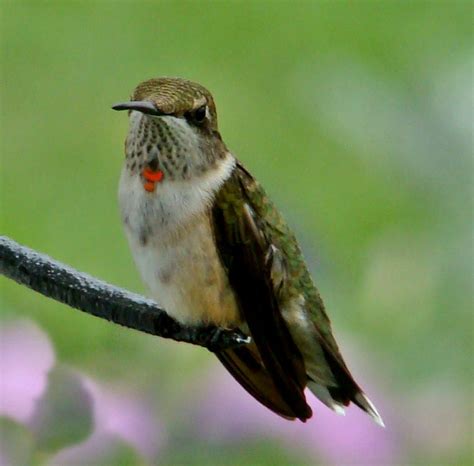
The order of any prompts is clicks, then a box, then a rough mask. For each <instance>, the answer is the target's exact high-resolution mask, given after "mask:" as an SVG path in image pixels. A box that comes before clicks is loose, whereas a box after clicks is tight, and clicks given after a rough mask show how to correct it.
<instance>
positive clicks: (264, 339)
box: [212, 167, 312, 421]
mask: <svg viewBox="0 0 474 466" xmlns="http://www.w3.org/2000/svg"><path fill="white" fill-rule="evenodd" d="M240 176H241V172H240V169H239V167H237V168H236V169H235V170H234V172H233V174H232V175H231V177H230V178H229V179H228V180H227V181H226V182H225V183H224V185H223V187H222V188H221V189H220V191H219V193H218V194H217V197H216V200H215V203H214V207H213V212H212V218H213V227H214V234H215V238H216V243H217V247H218V250H219V252H220V255H221V259H222V262H223V265H224V267H225V268H226V270H227V274H228V279H229V283H230V285H231V286H232V288H233V290H234V293H235V296H236V299H237V302H238V305H239V308H240V311H241V313H242V316H243V318H244V320H245V322H246V323H247V325H248V328H249V331H250V334H251V336H252V339H253V341H254V342H255V348H254V350H253V351H252V350H250V351H249V352H248V353H247V352H245V351H244V352H242V351H238V350H228V351H226V352H222V353H219V354H218V357H219V358H220V359H221V361H222V362H223V363H224V365H225V366H226V367H227V369H228V370H229V371H230V372H231V373H232V374H233V376H234V377H235V378H236V379H237V380H238V381H239V382H240V383H241V384H242V386H243V387H244V388H246V389H247V390H248V391H249V392H250V393H251V394H252V395H253V396H254V397H255V398H257V399H258V400H259V401H260V402H262V403H263V404H265V405H266V406H267V407H269V408H270V409H272V410H273V411H275V412H277V413H279V414H281V415H283V416H285V417H297V418H299V419H301V420H303V421H304V420H306V419H307V418H309V417H311V414H312V412H311V408H310V407H309V406H308V404H307V403H306V399H305V396H304V388H305V386H306V381H307V376H306V371H305V367H304V363H303V359H302V356H301V354H300V352H299V350H298V348H297V347H296V345H295V343H294V341H293V339H292V337H291V335H290V332H289V330H288V328H287V326H286V324H285V322H284V320H283V317H282V315H281V310H280V308H279V303H278V300H277V298H276V296H275V291H274V286H273V283H272V280H271V273H270V269H269V266H268V263H267V261H266V253H267V252H268V251H269V248H270V246H271V243H270V242H269V241H268V239H267V238H265V235H264V232H263V230H262V229H261V228H259V227H258V225H257V221H258V220H257V219H255V218H254V217H253V215H252V205H251V201H250V199H249V198H248V196H247V195H246V192H245V185H244V184H243V183H241V180H240ZM249 354H250V355H251V356H252V358H251V359H252V361H253V362H252V364H253V363H254V362H257V363H258V364H259V367H260V369H259V370H258V371H256V370H255V368H256V367H257V366H255V365H254V367H253V368H252V367H251V365H252V364H249V359H248V358H249ZM246 358H247V360H246ZM262 372H264V373H265V375H263V374H262ZM269 393H271V395H269ZM288 408H289V409H288Z"/></svg>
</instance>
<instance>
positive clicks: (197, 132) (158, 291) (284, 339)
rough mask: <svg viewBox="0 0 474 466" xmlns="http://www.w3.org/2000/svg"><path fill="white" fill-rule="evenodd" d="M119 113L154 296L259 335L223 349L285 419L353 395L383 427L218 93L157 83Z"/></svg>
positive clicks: (127, 193) (123, 207)
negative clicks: (125, 121) (230, 127)
mask: <svg viewBox="0 0 474 466" xmlns="http://www.w3.org/2000/svg"><path fill="white" fill-rule="evenodd" d="M112 108H113V109H114V110H127V111H128V115H129V130H128V134H127V137H126V140H125V164H124V167H123V170H122V173H121V177H120V183H119V194H118V198H119V205H120V212H121V218H122V222H123V225H124V229H125V234H126V236H127V239H128V242H129V245H130V249H131V252H132V255H133V258H134V261H135V263H136V266H137V268H138V270H139V272H140V274H141V277H142V279H143V281H144V283H145V284H146V285H147V287H148V288H149V290H150V293H151V295H152V297H153V298H154V299H155V301H156V302H157V303H158V304H160V305H161V306H162V307H163V308H164V309H165V310H166V311H167V312H168V313H169V314H170V315H171V316H172V317H174V318H175V319H177V320H178V321H180V322H182V323H183V324H186V325H216V326H220V327H223V328H239V329H240V330H242V331H243V332H244V333H246V334H247V335H249V336H250V337H251V342H250V343H249V344H246V345H243V346H240V347H237V348H232V349H225V350H220V351H216V352H215V354H216V356H217V358H218V359H219V360H220V361H221V363H222V364H223V365H224V366H225V368H226V369H227V370H228V371H229V372H230V373H231V374H232V376H233V377H234V378H235V379H236V380H237V381H238V382H239V383H240V384H241V385H242V387H243V388H244V389H245V390H247V392H248V393H249V394H250V395H252V396H253V397H254V398H255V399H256V400H258V401H259V402H260V403H262V404H263V405H264V406H266V407H267V408H269V409H270V410H271V411H273V412H275V413H276V414H278V415H280V416H282V417H283V418H285V419H289V420H295V419H299V420H300V421H302V422H305V421H306V420H307V419H309V418H310V417H311V416H312V410H311V407H310V406H309V405H308V403H307V401H306V397H305V393H304V392H305V389H306V387H307V388H308V389H309V390H310V391H311V392H312V393H313V394H314V395H315V396H316V397H317V398H318V399H319V400H320V401H321V402H322V403H324V404H325V405H326V406H327V407H329V408H330V409H332V410H334V411H335V412H336V413H338V414H344V413H345V411H344V408H345V407H346V406H348V405H349V404H350V403H351V402H352V403H354V404H355V405H357V406H358V407H359V408H361V409H362V410H364V411H365V412H367V413H368V414H369V415H370V416H371V417H372V418H373V419H374V421H375V422H377V423H378V424H380V425H382V426H383V421H382V418H381V417H380V415H379V414H378V412H377V410H376V408H375V406H374V405H373V404H372V403H371V401H370V400H369V398H368V397H367V396H366V395H365V393H364V392H363V391H362V389H361V388H360V387H359V385H358V384H357V383H356V382H355V380H354V378H353V377H352V375H351V373H350V372H349V369H348V367H347V365H346V363H345V362H344V359H343V357H342V355H341V353H340V351H339V348H338V345H337V343H336V340H335V339H334V337H333V335H332V330H331V323H330V320H329V318H328V316H327V314H326V310H325V307H324V304H323V301H322V299H321V296H320V294H319V292H318V290H317V288H316V286H315V285H314V283H313V280H312V278H311V276H310V273H309V271H308V269H307V266H306V264H305V262H304V259H303V256H302V253H301V250H300V247H299V245H298V242H297V240H296V238H295V235H294V234H293V232H292V231H291V229H290V227H289V226H288V224H287V223H286V222H285V220H284V219H283V217H282V215H281V214H280V212H279V210H278V209H277V208H276V207H275V205H274V204H273V202H272V201H271V200H270V198H269V197H268V196H267V194H266V192H265V190H264V189H263V187H262V186H261V185H260V183H259V182H258V181H256V179H255V178H254V177H253V176H252V174H251V173H250V172H249V171H248V170H247V169H246V168H245V167H244V165H243V164H242V163H241V162H240V161H239V160H238V159H237V158H236V157H235V155H234V154H233V153H232V152H231V151H230V150H229V149H228V148H227V146H226V144H225V143H224V141H223V139H222V137H221V134H220V132H219V130H218V125H217V112H216V106H215V103H214V99H213V97H212V95H211V93H210V92H209V91H208V90H207V89H206V88H205V87H203V86H202V85H200V84H198V83H195V82H192V81H189V80H186V79H182V78H169V77H163V78H154V79H150V80H147V81H144V82H142V83H140V84H139V85H138V86H137V87H136V88H135V90H134V91H133V94H132V96H131V98H130V100H129V101H127V102H123V103H118V104H116V105H114V106H113V107H112Z"/></svg>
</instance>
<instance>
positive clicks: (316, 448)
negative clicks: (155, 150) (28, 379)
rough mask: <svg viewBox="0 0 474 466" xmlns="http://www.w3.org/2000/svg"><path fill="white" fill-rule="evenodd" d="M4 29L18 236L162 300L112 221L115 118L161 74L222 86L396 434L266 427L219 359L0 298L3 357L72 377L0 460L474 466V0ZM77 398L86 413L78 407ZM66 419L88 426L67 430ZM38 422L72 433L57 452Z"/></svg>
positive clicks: (6, 222)
mask: <svg viewBox="0 0 474 466" xmlns="http://www.w3.org/2000/svg"><path fill="white" fill-rule="evenodd" d="M1 13H2V18H1V33H0V34H1V61H0V64H1V88H0V92H1V118H0V123H1V133H0V139H1V141H0V144H1V150H0V153H1V163H2V169H1V206H2V207H1V209H2V214H1V220H2V227H1V232H2V234H5V235H8V236H10V237H12V238H14V239H15V240H16V241H19V242H21V243H23V244H25V245H28V246H30V247H32V248H35V249H37V250H39V251H42V252H45V253H47V254H49V255H51V256H52V257H54V258H55V259H58V260H61V261H63V262H65V263H67V264H70V265H72V266H74V267H75V268H77V269H79V270H82V271H86V272H88V273H90V274H92V275H95V276H97V277H100V278H101V279H104V280H106V281H109V282H111V283H114V284H116V285H119V286H123V287H126V288H128V289H131V290H134V291H137V292H140V293H145V292H146V290H144V288H143V286H142V284H141V283H140V280H139V277H138V273H137V272H136V270H135V267H134V264H133V263H132V260H131V255H130V253H129V250H128V245H127V243H126V241H125V238H124V235H123V232H122V228H121V225H120V221H119V215H118V208H117V201H116V191H117V184H118V177H119V173H120V169H121V165H122V162H123V140H124V138H125V135H126V131H127V121H126V115H124V114H118V113H115V112H112V111H111V110H110V106H111V105H112V104H113V103H115V102H117V101H122V100H125V99H126V98H127V97H128V96H129V95H130V93H131V91H132V90H133V88H134V86H135V85H136V84H138V83H139V82H140V81H142V80H144V79H148V78H151V77H157V76H181V77H186V78H188V79H192V80H195V81H198V82H200V83H202V84H204V85H205V86H206V87H208V88H209V89H210V90H211V92H213V94H214V96H215V99H216V102H217V108H218V113H219V124H220V130H221V133H222V135H223V137H224V140H225V141H226V143H227V145H228V147H230V148H231V150H232V151H233V152H234V153H235V154H236V155H237V156H238V157H239V158H240V160H242V161H243V163H244V164H245V165H246V166H247V167H248V168H249V169H250V170H251V171H252V172H253V173H254V175H255V176H256V177H257V178H258V179H259V180H260V181H261V182H262V183H263V184H264V185H265V186H266V188H267V190H268V192H269V193H270V194H271V196H272V197H273V198H274V200H275V202H276V203H277V205H278V206H279V207H280V208H281V209H282V210H283V212H284V214H285V216H286V217H287V219H288V220H289V222H290V224H291V225H292V226H293V228H294V229H295V231H296V232H297V235H298V237H299V238H300V241H301V243H302V246H303V249H304V251H305V256H306V258H307V260H308V263H309V265H310V268H311V270H312V272H313V274H314V276H315V278H316V281H317V283H318V286H319V288H320V291H321V293H322V295H323V297H324V298H325V301H326V305H327V308H328V312H329V314H330V316H331V318H332V321H333V326H334V329H335V334H336V336H337V337H338V339H339V340H340V342H341V346H342V350H343V353H344V354H345V356H346V359H347V361H348V363H349V366H350V367H351V368H352V369H353V372H354V373H355V375H356V378H357V380H358V381H359V382H360V384H361V385H362V386H363V387H367V391H368V392H369V393H370V395H371V398H372V399H373V401H374V402H375V404H376V405H377V406H379V407H380V410H381V412H382V415H383V416H384V420H385V423H386V424H387V428H386V429H385V430H384V431H382V430H381V429H378V428H377V427H374V428H372V426H371V425H370V420H369V419H368V418H367V417H364V416H361V417H358V414H355V413H356V411H357V408H355V407H353V408H351V409H349V413H348V415H347V416H346V418H337V419H336V420H334V419H335V414H333V413H331V412H327V411H328V410H327V409H326V408H325V407H323V406H322V405H320V404H318V402H316V401H314V402H313V406H314V410H315V417H314V419H313V420H311V421H310V422H309V423H307V424H306V425H297V424H296V423H293V424H292V423H287V422H284V421H280V420H279V419H278V418H276V416H273V415H272V414H269V415H268V416H267V413H266V412H264V410H262V409H261V408H260V407H259V406H258V404H257V402H255V401H254V400H252V399H251V398H250V397H249V396H248V395H247V394H246V393H245V392H244V391H243V390H242V389H240V387H239V386H237V384H235V383H234V382H233V381H232V380H231V379H230V378H228V377H227V375H226V374H225V371H224V370H223V369H221V368H220V367H219V363H218V362H217V360H216V359H215V358H214V357H213V356H212V355H211V354H210V353H208V352H206V351H205V350H202V349H200V348H194V347H191V346H189V345H184V344H176V343H172V342H169V341H165V340H162V339H157V338H153V337H151V336H148V335H143V334H139V333H138V332H135V331H131V330H126V329H123V328H120V327H118V326H114V325H112V324H109V323H107V322H104V321H101V320H99V319H96V318H92V317H90V316H87V315H85V314H82V313H80V312H78V311H74V310H71V309H69V308H66V307H65V306H63V305H61V304H58V303H56V302H53V301H51V300H47V299H45V298H43V297H41V296H39V295H37V294H35V293H33V292H31V291H29V290H27V289H26V288H24V287H20V286H18V285H16V284H14V283H13V282H10V281H8V280H6V279H3V278H2V279H1V287H2V289H1V292H2V305H1V323H2V326H3V327H4V328H5V329H6V330H5V332H6V333H5V334H7V335H10V336H11V335H15V338H12V343H11V346H8V349H7V350H5V348H6V346H7V343H5V347H2V348H3V349H4V350H5V351H7V353H8V354H14V355H16V354H17V353H16V351H20V353H21V351H23V352H24V351H26V350H24V348H25V347H24V346H21V347H20V343H21V342H22V341H27V342H31V341H33V340H34V341H35V342H37V344H38V348H40V346H41V345H43V346H44V345H46V346H48V345H50V346H49V347H50V350H49V351H50V352H51V351H52V354H53V355H54V356H52V357H53V359H54V361H55V362H54V363H51V364H49V366H48V364H46V366H48V368H49V369H50V368H51V367H53V366H54V367H55V369H54V371H53V372H50V376H49V383H48V387H49V388H48V389H47V394H45V393H42V395H41V394H37V396H36V398H35V397H33V398H34V400H37V399H38V397H40V396H41V400H42V409H40V410H39V411H41V413H43V414H42V415H44V412H45V410H46V411H47V412H48V413H49V411H48V409H50V410H51V412H50V413H49V414H48V415H47V416H46V417H44V416H43V417H41V416H42V415H40V414H38V407H37V405H38V402H37V401H35V403H36V405H34V406H36V408H31V409H33V411H35V413H36V414H31V413H29V414H28V413H26V412H25V413H26V414H24V415H23V417H22V416H21V415H18V416H16V417H15V414H14V413H13V414H11V413H10V415H8V413H7V414H5V413H6V412H8V410H9V409H10V411H11V410H12V409H13V408H12V406H13V405H12V404H11V403H10V404H9V405H8V406H6V404H7V403H6V402H4V405H5V406H6V407H5V406H4V413H3V414H4V418H3V421H2V424H1V430H0V432H1V433H2V437H3V447H4V448H7V450H8V451H7V450H4V451H3V453H2V452H1V451H0V460H1V459H2V458H7V459H8V458H9V461H11V463H8V461H7V460H5V461H7V462H6V463H5V464H15V462H17V464H27V463H30V462H32V463H35V464H100V465H102V464H103V465H106V464H107V465H108V464H121V465H128V464H131V465H135V464H137V465H142V464H164V465H175V464H176V465H178V464H183V465H191V464H192V465H201V464H202V465H204V464H206V465H224V464H225V465H252V466H253V465H276V466H279V465H312V464H321V465H323V464H324V465H326V464H336V465H342V464H362V465H364V464H456V465H461V464H466V465H467V464H471V463H470V462H471V461H472V456H471V455H472V445H471V442H472V440H473V432H472V426H473V424H472V422H473V419H472V406H473V404H472V389H473V371H472V357H473V318H472V304H473V302H472V301H473V300H472V298H473V295H472V288H471V287H472V278H473V269H472V263H473V243H472V232H473V231H472V207H473V205H472V200H473V197H472V195H473V192H472V181H473V180H472V176H473V171H472V169H473V164H472V121H473V120H472V116H473V115H472V108H473V106H472V105H473V98H472V97H473V96H472V94H473V93H472V90H473V89H472V78H473V76H472V70H473V68H472V66H473V42H472V33H473V31H472V13H473V11H472V3H471V2H459V1H446V2H390V1H386V2H384V1H380V2H326V1H321V2H182V1H174V2H158V1H156V2H54V3H53V2H30V3H29V2H20V1H11V2H8V1H3V2H2V4H1ZM15 329H16V330H15ZM12 332H13V333H12ZM15 332H16V333H15ZM28 332H30V333H31V332H32V333H31V334H32V335H33V334H34V335H36V336H35V337H34V338H33V337H31V338H30V336H29V335H30V333H28ZM22 338H23V340H22ZM35 338H36V340H35ZM5 341H7V342H8V341H10V340H8V339H6V340H5ZM15 342H17V343H15ZM15 344H17V346H18V348H17V347H15ZM32 345H33V344H32ZM41 347H42V346H41ZM28 348H29V346H28ZM35 348H36V347H35V346H34V345H33V346H32V347H31V352H32V353H33V352H35V351H36V350H35ZM37 352H38V354H40V353H41V351H40V349H38V350H37ZM22 354H24V353H22ZM29 354H30V353H28V354H26V356H25V358H24V359H26V361H27V362H25V366H24V369H21V367H19V366H20V363H18V364H17V362H18V361H19V359H18V357H16V356H15V358H13V359H12V361H13V362H12V364H13V366H14V368H15V370H18V371H19V373H20V375H18V377H20V379H21V377H22V374H23V373H22V372H21V370H24V371H26V373H27V375H28V374H29V373H30V372H31V371H30V370H29V369H28V367H29V366H28V360H29ZM48 354H49V353H48ZM24 355H25V354H24ZM0 358H1V355H0ZM7 359H8V358H6V357H4V363H3V366H2V364H0V366H2V367H3V370H4V375H3V377H4V379H3V382H2V384H3V388H2V391H0V397H2V396H3V397H4V400H6V399H7V398H8V394H7V391H8V383H9V381H6V379H5V378H6V376H7V375H6V374H10V372H9V370H10V369H11V368H10V369H9V368H8V367H7V366H8V361H7V362H5V361H6V360H7ZM10 362H11V361H10ZM36 366H37V367H38V365H36ZM50 366H51V367H50ZM22 367H23V366H22ZM49 369H48V370H49ZM12 370H13V369H12ZM71 372H72V373H73V374H75V375H74V376H72V375H71ZM58 373H59V374H60V375H57V374H58ZM51 374H53V375H54V374H56V375H54V376H53V375H51ZM61 374H62V375H61ZM65 374H66V375H65ZM23 375H24V374H23ZM0 376H1V374H0ZM43 376H44V374H43ZM12 377H13V376H12ZM77 378H79V379H80V380H82V382H80V381H79V382H77V381H76V382H77V384H78V386H75V388H74V390H76V391H77V390H79V391H81V390H82V391H84V392H85V393H83V395H81V396H79V397H76V396H74V397H68V396H67V394H66V395H65V394H64V391H66V393H69V388H68V387H71V386H72V385H74V384H75V383H76V382H74V381H75V380H76V379H77ZM20 379H19V380H20ZM21 380H23V379H21ZM19 386H21V387H22V388H24V387H25V384H20V383H19ZM91 386H95V389H94V388H90V387H91ZM55 387H56V388H55ZM61 387H62V388H61ZM87 387H89V389H88V388H87ZM97 387H100V388H97ZM74 390H72V389H71V393H76V392H75V391H74ZM88 390H89V392H88ZM94 390H95V391H94ZM86 392H87V393H86ZM98 392H101V393H102V395H101V396H102V398H100V396H99V395H97V393H98ZM15 393H19V392H18V391H15ZM58 393H59V395H58ZM61 393H62V395H61ZM81 393H82V392H81ZM90 393H95V395H90ZM112 394H113V396H112ZM25 396H26V395H25ZM55 397H56V398H58V400H56V398H55ZM61 397H66V399H67V400H68V401H67V402H66V401H64V400H63V398H61ZM91 397H92V398H93V399H94V400H95V401H94V402H93V403H89V401H88V400H89V399H90V398H91ZM104 397H105V398H104ZM107 397H109V398H107ZM110 397H112V398H113V402H111V401H110ZM106 398H107V400H108V401H107V400H106ZM34 400H33V401H34ZM45 400H46V401H45ZM51 400H53V401H51ZM77 400H82V401H81V403H84V406H86V408H84V409H83V408H78V407H77V406H75V403H76V401H77ZM98 400H99V401H98ZM100 400H103V401H102V402H101V401H100ZM130 400H133V402H132V401H130ZM30 401H31V400H30ZM63 402H64V403H66V404H68V403H69V405H68V408H67V410H66V412H67V413H72V414H70V415H67V416H64V410H63V411H61V409H59V408H57V409H58V410H59V411H58V412H59V414H58V413H56V411H55V409H56V408H54V406H56V405H59V406H62V404H61V403H63ZM18 403H19V404H20V405H21V403H22V401H21V400H19V401H18ZM25 403H26V401H25ZM107 403H109V404H110V405H112V406H113V407H112V408H111V409H110V413H109V414H108V415H105V414H104V415H102V414H100V413H99V414H100V415H99V414H97V412H99V411H100V410H101V408H102V407H103V406H105V405H107V406H109V404H107ZM114 403H115V404H114ZM130 404H131V405H133V406H135V407H137V406H139V409H138V408H137V409H130V412H129V411H127V409H125V407H126V406H128V405H130ZM0 406H1V403H0ZM51 406H53V408H51ZM81 406H82V405H81ZM48 407H49V408H48ZM122 408H123V411H122ZM68 410H69V411H68ZM89 411H90V412H89ZM119 412H120V413H122V412H123V413H125V414H124V418H123V419H121V420H113V419H112V418H113V416H114V415H117V414H118V413H119ZM61 413H62V414H61ZM74 413H75V414H74ZM91 413H93V414H91ZM127 413H128V414H127ZM61 415H62V416H63V417H64V418H61ZM88 416H89V417H88ZM91 416H93V417H94V419H95V424H94V423H93V422H92V424H91V422H89V421H90V417H91ZM101 416H102V417H101ZM107 416H109V417H107ZM111 416H112V417H111ZM351 416H352V417H351ZM354 416H357V417H354ZM83 418H84V419H83ZM38 419H43V420H44V419H47V420H46V421H44V423H42V422H43V421H41V422H40V421H38ZM57 419H61V422H59V421H57ZM100 419H102V421H103V422H104V425H102V427H100V426H99V424H100V422H102V421H100ZM104 419H108V421H107V420H106V421H104ZM114 419H115V418H114ZM140 422H142V424H140ZM38 423H39V424H38ZM48 423H49V424H48ZM38 425H40V426H42V427H40V428H39V431H42V430H43V436H44V431H45V430H47V431H48V432H52V434H51V435H53V437H54V431H55V429H56V430H58V431H61V432H63V431H64V429H66V430H67V432H70V435H69V434H67V435H63V434H62V433H61V434H58V437H57V438H55V440H54V441H51V440H44V439H43V440H42V439H40V438H39V437H41V436H39V437H38V435H37V432H38ZM94 425H95V431H94ZM122 425H124V426H125V427H123V429H122V430H120V428H118V427H117V426H122ZM67 426H69V427H67ZM211 426H212V427H211ZM127 429H128V430H127ZM99 431H100V432H101V433H102V434H101V435H104V436H105V437H100V435H99V434H98V433H97V432H99ZM125 431H126V432H129V433H124V432H125ZM35 432H36V434H35ZM117 432H118V433H117ZM120 432H121V433H120ZM130 432H131V433H130ZM224 433H225V434H224ZM94 435H95V437H93V436H94ZM98 435H99V437H97V436H98ZM134 435H135V437H134ZM127 436H128V437H127ZM97 438H99V440H97ZM5 439H7V440H5ZM94 439H95V440H94ZM101 439H102V440H101ZM104 439H105V440H104ZM289 439H290V441H288V440H289ZM301 439H303V440H301ZM285 440H286V441H285ZM94 441H95V442H96V443H94ZM140 442H141V443H140ZM1 445H2V444H0V446H1ZM25 445H27V446H26V447H25ZM91 445H92V446H91ZM81 448H82V450H81ZM66 450H67V451H66ZM22 455H23V456H22ZM61 455H63V456H61ZM74 455H76V456H74ZM2 464H3V463H2Z"/></svg>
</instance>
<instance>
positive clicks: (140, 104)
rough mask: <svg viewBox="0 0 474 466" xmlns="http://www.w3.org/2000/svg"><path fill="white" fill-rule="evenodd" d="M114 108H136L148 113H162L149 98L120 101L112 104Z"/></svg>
mask: <svg viewBox="0 0 474 466" xmlns="http://www.w3.org/2000/svg"><path fill="white" fill-rule="evenodd" d="M112 108H113V109H114V110H137V111H138V112H142V113H146V114H148V115H164V113H163V112H160V111H159V110H158V109H157V108H156V106H155V104H154V103H153V102H150V101H149V100H136V101H135V100H133V101H130V102H121V103H119V104H115V105H112Z"/></svg>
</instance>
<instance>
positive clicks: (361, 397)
mask: <svg viewBox="0 0 474 466" xmlns="http://www.w3.org/2000/svg"><path fill="white" fill-rule="evenodd" d="M353 401H354V403H355V404H356V405H357V406H359V408H361V409H363V410H364V411H365V412H366V413H367V414H368V415H369V416H370V417H371V418H372V419H373V420H374V422H375V423H376V424H378V425H379V426H381V427H385V424H384V422H383V419H382V416H380V414H379V413H378V411H377V408H376V407H375V406H374V404H373V403H372V402H371V401H370V400H369V399H368V398H367V396H366V395H365V393H363V392H359V393H357V394H356V396H355V397H354V400H353Z"/></svg>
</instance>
